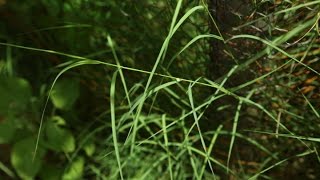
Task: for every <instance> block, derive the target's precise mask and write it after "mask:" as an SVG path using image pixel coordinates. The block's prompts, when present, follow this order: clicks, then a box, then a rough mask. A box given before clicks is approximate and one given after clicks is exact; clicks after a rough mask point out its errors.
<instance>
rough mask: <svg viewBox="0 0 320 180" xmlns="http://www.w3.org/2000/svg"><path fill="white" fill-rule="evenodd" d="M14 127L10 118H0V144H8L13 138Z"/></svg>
mask: <svg viewBox="0 0 320 180" xmlns="http://www.w3.org/2000/svg"><path fill="white" fill-rule="evenodd" d="M15 131H16V126H15V124H14V122H13V121H12V119H11V118H10V117H7V118H5V119H1V117H0V144H5V143H9V142H10V141H11V139H12V138H13V136H14V133H15Z"/></svg>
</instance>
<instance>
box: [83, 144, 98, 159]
mask: <svg viewBox="0 0 320 180" xmlns="http://www.w3.org/2000/svg"><path fill="white" fill-rule="evenodd" d="M83 150H84V152H86V154H87V156H92V155H93V153H94V152H95V150H96V146H95V145H94V143H92V142H88V143H86V144H85V145H84V146H83Z"/></svg>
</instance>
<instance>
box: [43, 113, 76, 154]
mask: <svg viewBox="0 0 320 180" xmlns="http://www.w3.org/2000/svg"><path fill="white" fill-rule="evenodd" d="M63 125H65V121H64V119H62V118H61V117H59V116H54V117H52V118H51V119H49V121H48V122H47V123H46V126H45V133H46V138H47V139H46V144H47V145H48V148H50V149H52V150H54V151H63V152H66V153H69V152H73V151H74V150H75V139H74V137H73V135H72V133H71V132H70V131H68V130H67V129H65V128H64V127H63Z"/></svg>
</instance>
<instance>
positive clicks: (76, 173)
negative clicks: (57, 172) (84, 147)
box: [62, 157, 84, 180]
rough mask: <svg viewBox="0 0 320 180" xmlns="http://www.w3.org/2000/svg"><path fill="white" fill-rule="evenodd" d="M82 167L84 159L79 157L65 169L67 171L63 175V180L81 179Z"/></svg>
mask: <svg viewBox="0 0 320 180" xmlns="http://www.w3.org/2000/svg"><path fill="white" fill-rule="evenodd" d="M83 167H84V158H83V157H79V158H77V159H76V160H75V161H73V162H72V164H71V166H70V167H69V168H68V169H67V171H66V172H65V173H64V174H63V177H62V179H63V180H76V179H82V174H83Z"/></svg>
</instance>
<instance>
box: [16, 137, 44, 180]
mask: <svg viewBox="0 0 320 180" xmlns="http://www.w3.org/2000/svg"><path fill="white" fill-rule="evenodd" d="M35 144H36V139H35V138H33V137H29V138H26V139H23V140H21V141H18V142H17V143H16V144H15V145H14V146H13V149H12V153H11V164H12V166H13V167H14V169H15V170H16V172H17V174H18V175H19V177H21V178H22V179H33V178H34V177H35V176H36V175H37V173H38V172H39V170H40V167H41V164H42V161H41V158H42V157H43V155H44V150H43V149H41V148H40V147H39V148H38V152H37V156H36V157H35V159H34V160H33V155H34V150H35Z"/></svg>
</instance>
